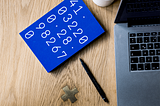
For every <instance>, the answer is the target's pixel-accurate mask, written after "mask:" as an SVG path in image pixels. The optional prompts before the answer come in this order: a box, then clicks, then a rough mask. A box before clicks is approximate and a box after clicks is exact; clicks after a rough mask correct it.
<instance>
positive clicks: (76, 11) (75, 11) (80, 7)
mask: <svg viewBox="0 0 160 106" xmlns="http://www.w3.org/2000/svg"><path fill="white" fill-rule="evenodd" d="M82 8H83V6H79V9H78V10H73V11H74V13H75V14H76V15H78V14H77V13H78V11H80V10H81V9H82Z"/></svg>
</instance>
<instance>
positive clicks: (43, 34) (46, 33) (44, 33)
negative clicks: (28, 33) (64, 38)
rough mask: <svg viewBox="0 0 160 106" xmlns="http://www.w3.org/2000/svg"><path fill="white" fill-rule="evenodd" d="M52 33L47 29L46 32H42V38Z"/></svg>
mask: <svg viewBox="0 0 160 106" xmlns="http://www.w3.org/2000/svg"><path fill="white" fill-rule="evenodd" d="M50 34H51V32H50V30H46V31H45V32H43V33H42V34H41V37H42V38H46V37H47V36H48V35H50Z"/></svg>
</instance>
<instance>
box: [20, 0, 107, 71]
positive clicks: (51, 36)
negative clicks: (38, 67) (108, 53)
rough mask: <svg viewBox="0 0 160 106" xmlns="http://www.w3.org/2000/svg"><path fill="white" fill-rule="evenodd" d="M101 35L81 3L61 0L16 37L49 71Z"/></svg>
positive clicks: (72, 0) (99, 28)
mask: <svg viewBox="0 0 160 106" xmlns="http://www.w3.org/2000/svg"><path fill="white" fill-rule="evenodd" d="M102 33H104V30H103V28H102V27H101V26H100V25H99V23H98V22H97V20H96V19H95V18H94V16H93V15H92V13H91V12H90V11H89V9H88V8H87V6H86V5H85V4H84V2H83V1H82V0H64V1H63V2H62V3H60V4H59V5H58V6H56V7H55V8H53V9H52V10H51V11H49V12H48V13H47V14H45V15H44V16H42V17H41V18H40V19H38V20H37V21H36V22H34V23H33V24H32V25H30V26H29V27H28V28H26V29H25V30H23V31H22V32H21V33H20V35H21V37H22V38H23V39H24V41H25V42H26V43H27V45H28V46H29V47H30V49H31V50H32V51H33V53H34V54H35V55H36V57H37V58H38V59H39V61H40V62H41V64H42V65H43V66H44V67H45V69H46V70H47V72H50V71H52V70H54V69H55V68H56V67H57V66H59V65H60V64H61V63H63V62H64V61H65V60H67V59H68V58H70V57H71V56H72V55H74V54H75V53H76V52H78V51H79V50H80V49H82V48H83V47H85V46H86V45H87V44H89V43H90V42H91V41H93V40H94V39H95V38H97V37H98V36H99V35H101V34H102Z"/></svg>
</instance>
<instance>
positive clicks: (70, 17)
mask: <svg viewBox="0 0 160 106" xmlns="http://www.w3.org/2000/svg"><path fill="white" fill-rule="evenodd" d="M68 16H69V18H67V19H66V17H64V18H63V21H64V22H68V21H69V20H70V19H72V14H68Z"/></svg>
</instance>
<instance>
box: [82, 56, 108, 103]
mask: <svg viewBox="0 0 160 106" xmlns="http://www.w3.org/2000/svg"><path fill="white" fill-rule="evenodd" d="M80 61H81V63H82V66H83V67H84V69H85V70H86V72H87V74H88V76H89V77H90V79H91V80H92V82H93V84H94V86H95V87H96V89H97V91H98V92H99V94H100V95H101V97H102V99H103V100H104V101H105V102H107V103H109V100H108V99H107V97H106V94H105V93H104V91H103V89H102V88H101V86H100V85H99V84H98V82H97V81H96V79H95V78H94V76H93V74H92V73H91V71H90V70H89V68H88V66H87V65H86V64H85V63H84V61H83V60H82V59H80Z"/></svg>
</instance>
